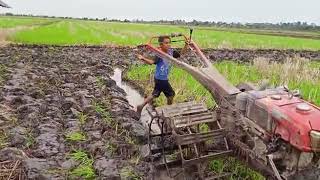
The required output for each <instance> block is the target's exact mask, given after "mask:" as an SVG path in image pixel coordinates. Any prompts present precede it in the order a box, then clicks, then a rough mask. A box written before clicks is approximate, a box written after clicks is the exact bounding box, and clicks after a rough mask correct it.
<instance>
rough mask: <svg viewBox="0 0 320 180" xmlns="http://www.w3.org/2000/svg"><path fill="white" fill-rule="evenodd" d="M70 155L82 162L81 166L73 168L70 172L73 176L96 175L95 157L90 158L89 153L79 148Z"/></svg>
mask: <svg viewBox="0 0 320 180" xmlns="http://www.w3.org/2000/svg"><path fill="white" fill-rule="evenodd" d="M69 157H70V158H71V159H73V160H75V161H77V162H80V164H79V166H78V167H76V168H74V169H72V170H71V171H70V173H69V175H70V176H71V178H74V179H77V178H80V177H81V178H84V179H94V178H95V177H96V174H95V171H94V169H93V159H92V158H89V156H88V155H87V153H85V152H84V151H81V150H77V151H75V152H73V153H71V154H70V155H69Z"/></svg>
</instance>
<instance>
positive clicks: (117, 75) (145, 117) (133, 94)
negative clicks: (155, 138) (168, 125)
mask: <svg viewBox="0 0 320 180" xmlns="http://www.w3.org/2000/svg"><path fill="white" fill-rule="evenodd" d="M111 79H113V80H114V81H116V84H117V86H119V87H120V88H121V89H123V90H124V91H125V92H126V93H127V96H126V98H127V100H128V102H129V104H130V105H131V106H133V107H134V110H136V109H137V106H138V105H140V104H141V103H143V101H144V98H143V97H142V96H141V94H140V93H139V92H138V91H137V90H135V89H134V88H132V87H131V86H130V85H129V84H127V83H126V82H123V81H122V70H121V69H119V68H116V69H115V70H114V73H113V75H112V76H111ZM146 108H151V107H150V105H148V104H147V105H146V106H145V107H144V108H143V110H142V112H141V117H140V121H141V122H142V124H143V126H145V127H146V128H148V124H149V122H150V121H151V117H150V115H149V113H148V111H147V110H146ZM151 129H152V133H160V128H159V126H158V125H157V124H156V122H154V123H153V124H152V127H151Z"/></svg>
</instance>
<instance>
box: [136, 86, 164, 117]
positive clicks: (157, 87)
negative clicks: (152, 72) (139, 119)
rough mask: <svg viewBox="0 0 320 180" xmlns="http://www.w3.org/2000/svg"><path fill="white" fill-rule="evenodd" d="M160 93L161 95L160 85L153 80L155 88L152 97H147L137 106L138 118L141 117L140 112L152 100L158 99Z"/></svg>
mask: <svg viewBox="0 0 320 180" xmlns="http://www.w3.org/2000/svg"><path fill="white" fill-rule="evenodd" d="M160 93H161V86H160V83H159V82H158V81H157V80H155V86H154V88H153V92H152V95H150V96H148V97H147V98H146V99H145V100H144V102H143V103H142V104H141V105H139V106H137V113H138V114H139V116H140V115H141V111H142V109H143V107H144V106H145V105H146V104H148V103H149V102H151V101H152V100H153V99H154V98H157V97H159V96H160Z"/></svg>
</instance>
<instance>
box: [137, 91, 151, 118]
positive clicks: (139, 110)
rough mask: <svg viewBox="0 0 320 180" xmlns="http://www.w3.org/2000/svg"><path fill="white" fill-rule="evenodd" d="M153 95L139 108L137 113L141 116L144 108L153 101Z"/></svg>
mask: <svg viewBox="0 0 320 180" xmlns="http://www.w3.org/2000/svg"><path fill="white" fill-rule="evenodd" d="M153 98H154V97H153V95H150V96H148V97H147V98H146V99H145V100H144V102H143V103H142V104H141V105H138V106H137V113H138V114H139V115H140V114H141V111H142V109H143V107H144V106H145V105H146V104H148V103H149V102H151V101H152V100H153Z"/></svg>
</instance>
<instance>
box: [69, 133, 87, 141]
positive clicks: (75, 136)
mask: <svg viewBox="0 0 320 180" xmlns="http://www.w3.org/2000/svg"><path fill="white" fill-rule="evenodd" d="M66 139H67V140H68V141H74V142H75V141H85V140H87V138H86V136H85V134H84V133H83V132H70V133H68V134H67V135H66Z"/></svg>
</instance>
